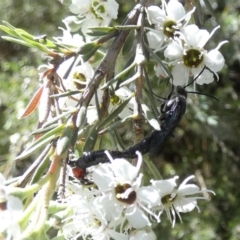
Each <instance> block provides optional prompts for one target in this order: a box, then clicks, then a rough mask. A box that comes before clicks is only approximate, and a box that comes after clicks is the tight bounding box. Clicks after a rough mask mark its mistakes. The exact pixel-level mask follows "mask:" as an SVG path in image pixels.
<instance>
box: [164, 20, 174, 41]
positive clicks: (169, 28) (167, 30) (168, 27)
mask: <svg viewBox="0 0 240 240" xmlns="http://www.w3.org/2000/svg"><path fill="white" fill-rule="evenodd" d="M176 31H177V23H176V22H174V21H172V20H170V21H166V22H165V23H164V24H163V33H164V35H166V36H167V37H168V38H173V37H174V33H175V32H176Z"/></svg>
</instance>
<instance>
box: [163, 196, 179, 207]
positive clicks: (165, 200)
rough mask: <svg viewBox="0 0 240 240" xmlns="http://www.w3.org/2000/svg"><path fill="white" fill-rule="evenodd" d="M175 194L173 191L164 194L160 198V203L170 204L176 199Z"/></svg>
mask: <svg viewBox="0 0 240 240" xmlns="http://www.w3.org/2000/svg"><path fill="white" fill-rule="evenodd" d="M176 197H177V195H176V194H175V193H171V194H168V195H165V196H164V197H162V198H161V202H162V204H165V205H166V204H172V202H174V200H175V199H176Z"/></svg>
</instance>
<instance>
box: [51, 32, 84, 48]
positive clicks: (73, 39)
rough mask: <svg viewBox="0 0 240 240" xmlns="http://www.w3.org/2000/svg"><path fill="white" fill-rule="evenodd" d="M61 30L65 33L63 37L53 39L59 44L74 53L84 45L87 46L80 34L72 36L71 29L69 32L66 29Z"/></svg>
mask: <svg viewBox="0 0 240 240" xmlns="http://www.w3.org/2000/svg"><path fill="white" fill-rule="evenodd" d="M59 29H61V30H62V31H63V36H62V37H54V38H53V39H54V40H55V41H56V42H57V43H58V44H60V45H61V44H63V45H66V46H67V47H68V48H70V50H72V51H77V49H79V48H80V47H81V46H82V45H84V44H85V42H84V41H83V37H82V36H81V35H79V34H78V33H75V34H71V32H70V30H69V29H67V30H65V29H64V28H59Z"/></svg>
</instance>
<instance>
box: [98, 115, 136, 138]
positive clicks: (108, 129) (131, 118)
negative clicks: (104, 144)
mask: <svg viewBox="0 0 240 240" xmlns="http://www.w3.org/2000/svg"><path fill="white" fill-rule="evenodd" d="M134 117H135V116H134V115H130V116H127V117H125V118H123V119H121V120H120V121H117V122H115V123H113V124H111V125H110V126H108V127H106V128H104V129H103V130H101V131H100V132H98V134H105V133H107V132H109V131H112V130H115V129H116V128H117V127H119V126H120V125H121V124H123V123H125V122H128V121H130V120H131V121H132V120H133V118H134Z"/></svg>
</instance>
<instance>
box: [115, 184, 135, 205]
mask: <svg viewBox="0 0 240 240" xmlns="http://www.w3.org/2000/svg"><path fill="white" fill-rule="evenodd" d="M130 189H131V185H130V184H128V183H125V184H119V185H117V186H116V187H115V193H116V198H117V199H118V201H120V202H123V203H127V204H129V205H130V204H133V203H134V202H135V201H136V198H137V194H136V192H135V191H129V193H126V191H127V190H130Z"/></svg>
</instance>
